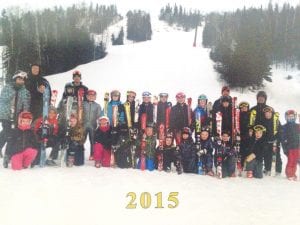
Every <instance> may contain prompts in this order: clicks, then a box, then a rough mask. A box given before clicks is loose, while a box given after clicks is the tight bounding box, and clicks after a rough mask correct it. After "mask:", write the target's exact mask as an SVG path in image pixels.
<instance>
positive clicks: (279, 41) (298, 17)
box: [202, 3, 300, 88]
mask: <svg viewBox="0 0 300 225" xmlns="http://www.w3.org/2000/svg"><path fill="white" fill-rule="evenodd" d="M202 40H203V42H202V44H203V46H204V47H208V48H211V53H210V57H211V59H212V60H213V61H215V69H216V70H217V71H218V72H219V73H220V74H221V76H222V78H223V79H224V80H225V81H227V82H228V83H229V85H230V86H233V87H242V88H245V87H249V86H250V87H252V88H259V87H261V86H262V85H263V81H264V80H267V81H272V79H271V73H270V66H271V65H272V64H278V63H279V64H287V65H291V66H296V65H298V68H300V6H299V5H298V6H296V7H293V6H290V5H289V4H288V3H285V4H283V6H282V7H281V8H280V7H279V6H278V4H275V5H273V4H272V3H269V5H268V7H267V8H266V9H263V8H262V7H261V8H248V9H246V8H244V9H242V10H240V9H238V10H236V11H235V12H232V13H222V14H221V13H210V14H208V15H207V16H206V18H205V27H204V30H203V39H202Z"/></svg>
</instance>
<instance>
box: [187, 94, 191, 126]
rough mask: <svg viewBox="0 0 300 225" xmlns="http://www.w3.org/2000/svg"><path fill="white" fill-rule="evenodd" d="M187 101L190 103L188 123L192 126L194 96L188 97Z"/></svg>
mask: <svg viewBox="0 0 300 225" xmlns="http://www.w3.org/2000/svg"><path fill="white" fill-rule="evenodd" d="M187 103H188V106H187V107H188V123H189V127H191V125H192V98H188V99H187Z"/></svg>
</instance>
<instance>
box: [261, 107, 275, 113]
mask: <svg viewBox="0 0 300 225" xmlns="http://www.w3.org/2000/svg"><path fill="white" fill-rule="evenodd" d="M263 112H264V113H265V112H271V113H273V112H274V109H273V108H272V107H270V106H267V107H265V108H264V109H263Z"/></svg>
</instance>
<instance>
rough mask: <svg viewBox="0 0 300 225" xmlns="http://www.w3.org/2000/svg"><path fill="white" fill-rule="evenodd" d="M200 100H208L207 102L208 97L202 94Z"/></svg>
mask: <svg viewBox="0 0 300 225" xmlns="http://www.w3.org/2000/svg"><path fill="white" fill-rule="evenodd" d="M198 100H206V101H207V96H206V95H205V94H201V95H199V97H198Z"/></svg>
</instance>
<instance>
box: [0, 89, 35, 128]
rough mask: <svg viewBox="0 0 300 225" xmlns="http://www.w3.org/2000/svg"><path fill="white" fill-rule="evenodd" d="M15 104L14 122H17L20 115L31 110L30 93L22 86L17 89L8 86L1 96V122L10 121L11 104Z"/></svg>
mask: <svg viewBox="0 0 300 225" xmlns="http://www.w3.org/2000/svg"><path fill="white" fill-rule="evenodd" d="M13 102H14V109H15V114H14V121H15V122H16V121H17V118H18V114H19V113H20V112H22V111H29V110H30V93H29V91H28V90H27V89H26V88H25V86H22V87H21V88H19V89H18V88H16V87H15V86H14V85H12V84H8V85H6V86H5V87H4V88H3V90H2V92H1V95H0V120H10V115H11V108H10V107H11V104H12V103H13Z"/></svg>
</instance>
